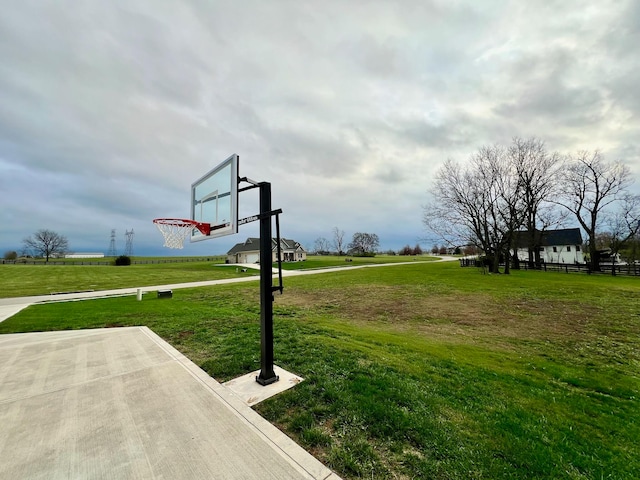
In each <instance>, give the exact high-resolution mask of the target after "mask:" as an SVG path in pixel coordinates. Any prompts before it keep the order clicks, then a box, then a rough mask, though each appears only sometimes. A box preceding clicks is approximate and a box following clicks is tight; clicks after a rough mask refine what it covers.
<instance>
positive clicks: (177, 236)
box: [153, 218, 211, 248]
mask: <svg viewBox="0 0 640 480" xmlns="http://www.w3.org/2000/svg"><path fill="white" fill-rule="evenodd" d="M153 223H155V224H156V227H158V230H160V233H162V236H163V237H164V245H163V246H165V247H169V248H182V247H183V246H184V239H185V238H187V237H188V236H189V235H191V231H192V230H193V229H194V228H197V229H198V230H200V232H201V233H202V234H203V235H209V233H210V232H211V225H210V224H208V223H201V222H196V221H194V220H186V219H184V218H156V219H155V220H154V221H153Z"/></svg>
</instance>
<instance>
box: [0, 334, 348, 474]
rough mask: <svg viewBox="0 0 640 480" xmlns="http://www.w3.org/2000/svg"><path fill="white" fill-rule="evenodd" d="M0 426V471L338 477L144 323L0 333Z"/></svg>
mask: <svg viewBox="0 0 640 480" xmlns="http://www.w3.org/2000/svg"><path fill="white" fill-rule="evenodd" d="M265 388H266V387H265ZM0 425H2V435H0V458H2V462H0V478H30V479H37V478H42V479H44V478H46V479H69V478H83V479H85V478H141V479H142V478H145V479H146V478H176V479H178V478H179V479H203V478H212V479H248V480H251V479H256V480H258V479H260V480H263V479H273V480H282V479H284V480H287V479H318V480H320V479H323V480H329V479H330V480H338V479H339V477H338V476H336V475H335V474H333V473H332V472H331V471H330V470H329V469H328V468H326V467H325V466H324V465H322V464H321V463H320V462H319V461H318V460H316V459H315V458H314V457H312V456H311V455H310V454H309V453H307V452H306V451H304V450H303V449H302V448H301V447H300V446H298V445H297V444H296V443H294V442H293V441H292V440H291V439H289V438H288V437H287V436H286V435H284V434H283V433H282V432H280V431H279V430H278V429H277V428H275V427H274V426H273V425H271V424H270V423H269V422H267V421H266V420H264V419H263V418H262V417H260V416H259V415H258V414H257V413H256V412H254V411H253V410H252V409H251V408H249V407H248V406H247V405H246V403H245V402H244V401H243V400H242V399H241V398H239V397H238V396H237V395H236V394H234V393H233V392H232V391H231V390H230V389H229V388H226V387H224V386H223V385H221V384H219V383H218V382H216V381H215V380H213V379H212V378H211V377H209V376H208V375H207V374H206V373H205V372H204V371H202V370H201V369H200V368H198V367H197V366H196V365H195V364H193V363H192V362H191V361H190V360H189V359H187V358H186V357H184V355H182V354H181V353H179V352H178V351H177V350H175V349H174V348H173V347H171V346H170V345H169V344H167V343H166V342H165V341H164V340H162V339H161V338H160V337H158V336H157V335H156V334H154V333H153V332H152V331H151V330H149V329H148V328H146V327H127V328H114V329H95V330H77V331H64V332H43V333H22V334H8V335H0Z"/></svg>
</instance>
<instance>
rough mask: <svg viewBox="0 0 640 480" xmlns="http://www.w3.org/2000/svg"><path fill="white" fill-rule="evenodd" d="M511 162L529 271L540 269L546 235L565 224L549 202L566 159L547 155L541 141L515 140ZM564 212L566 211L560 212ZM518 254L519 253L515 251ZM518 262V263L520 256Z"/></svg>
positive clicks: (510, 147)
mask: <svg viewBox="0 0 640 480" xmlns="http://www.w3.org/2000/svg"><path fill="white" fill-rule="evenodd" d="M509 157H510V162H511V163H512V165H513V168H515V170H516V172H517V175H518V181H519V184H520V185H519V186H520V189H521V195H522V202H521V203H522V208H523V209H524V212H523V213H524V222H523V225H522V226H523V227H524V229H525V234H524V237H525V238H526V243H527V250H528V263H529V267H531V268H532V267H534V265H540V263H541V259H540V242H541V239H542V232H544V231H545V230H546V229H547V228H549V227H551V226H557V225H559V224H561V223H562V221H563V220H564V217H563V216H562V215H561V214H559V210H558V209H557V207H556V206H555V205H554V204H552V203H551V202H550V201H549V200H550V199H551V195H552V194H553V192H554V191H555V190H556V186H557V184H558V180H559V178H558V172H559V171H561V170H562V167H563V159H562V157H561V156H560V155H559V154H558V153H556V152H554V153H549V152H547V150H546V148H545V145H544V142H543V141H542V140H539V139H537V138H530V139H527V140H524V139H521V138H518V137H516V138H514V139H513V142H512V143H511V145H510V146H509ZM560 212H562V211H560ZM514 252H515V249H514ZM514 260H515V261H516V264H517V262H518V258H517V254H516V255H515V258H514Z"/></svg>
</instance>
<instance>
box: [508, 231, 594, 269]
mask: <svg viewBox="0 0 640 480" xmlns="http://www.w3.org/2000/svg"><path fill="white" fill-rule="evenodd" d="M516 233H517V234H516V239H515V245H516V247H517V250H516V251H517V254H518V259H519V260H520V261H525V262H526V261H528V260H529V249H528V239H529V233H528V232H516ZM536 233H537V234H538V235H539V242H538V248H539V250H540V260H541V261H542V262H545V263H571V264H574V263H584V257H583V256H582V235H581V234H580V229H579V228H564V229H560V230H548V231H543V232H538V231H537V232H536Z"/></svg>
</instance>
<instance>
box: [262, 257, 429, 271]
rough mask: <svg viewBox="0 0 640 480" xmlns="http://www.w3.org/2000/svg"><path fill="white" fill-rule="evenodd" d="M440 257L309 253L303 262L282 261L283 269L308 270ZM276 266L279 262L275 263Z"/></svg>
mask: <svg viewBox="0 0 640 480" xmlns="http://www.w3.org/2000/svg"><path fill="white" fill-rule="evenodd" d="M438 259H439V257H432V256H430V255H417V256H416V255H402V256H401V255H376V256H375V257H350V256H337V255H309V256H307V259H306V260H305V261H303V262H286V263H282V269H283V270H308V269H315V268H332V267H352V266H356V265H373V264H381V263H402V262H416V261H419V262H430V261H435V260H438ZM273 266H274V267H277V266H278V264H277V263H274V264H273Z"/></svg>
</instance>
